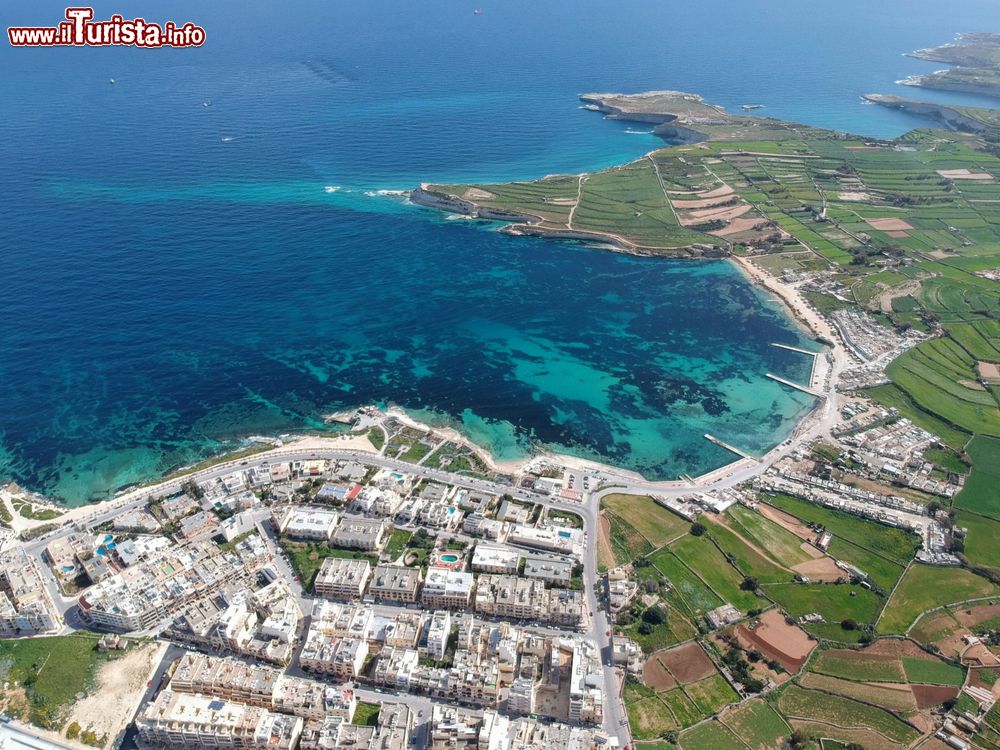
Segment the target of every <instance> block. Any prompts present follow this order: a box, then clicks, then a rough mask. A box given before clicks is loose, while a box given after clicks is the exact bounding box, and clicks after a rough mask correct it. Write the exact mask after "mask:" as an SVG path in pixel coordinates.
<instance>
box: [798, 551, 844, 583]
mask: <svg viewBox="0 0 1000 750" xmlns="http://www.w3.org/2000/svg"><path fill="white" fill-rule="evenodd" d="M808 546H809V545H803V548H806V547H808ZM810 549H812V548H810ZM792 570H794V571H795V572H796V573H798V574H799V575H804V576H806V577H807V578H808V579H809V580H810V581H836V580H839V579H841V578H843V577H844V571H842V570H841V569H840V568H838V567H837V564H836V563H835V562H834V561H833V560H832V559H831V558H829V557H820V558H817V559H815V560H810V561H809V562H804V563H799V564H798V565H796V566H795V567H793V568H792Z"/></svg>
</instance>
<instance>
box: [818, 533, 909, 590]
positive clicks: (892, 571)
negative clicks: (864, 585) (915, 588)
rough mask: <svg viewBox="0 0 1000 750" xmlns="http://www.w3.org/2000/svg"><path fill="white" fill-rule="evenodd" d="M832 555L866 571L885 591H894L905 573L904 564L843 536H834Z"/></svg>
mask: <svg viewBox="0 0 1000 750" xmlns="http://www.w3.org/2000/svg"><path fill="white" fill-rule="evenodd" d="M827 551H828V552H829V553H830V555H831V557H834V558H836V559H837V560H844V561H845V562H849V563H851V564H852V565H854V566H856V567H857V568H858V569H860V570H862V571H864V572H865V573H867V574H868V576H869V577H870V578H871V579H872V581H873V582H874V583H876V584H877V585H878V586H879V588H881V589H882V590H883V591H885V592H889V591H892V587H893V586H895V585H896V581H898V580H899V577H900V576H901V575H903V566H902V565H899V564H897V563H894V562H890V561H889V560H886V559H885V558H884V557H881V556H879V555H877V554H875V553H874V552H869V551H868V550H866V549H863V548H861V547H859V546H858V545H856V544H853V543H851V542H849V541H847V540H846V539H842V538H841V537H834V539H833V541H832V542H830V547H829V549H828V550H827Z"/></svg>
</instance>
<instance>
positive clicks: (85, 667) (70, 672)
mask: <svg viewBox="0 0 1000 750" xmlns="http://www.w3.org/2000/svg"><path fill="white" fill-rule="evenodd" d="M97 640H98V639H97V637H96V636H94V635H91V634H89V633H76V634H73V635H69V636H58V637H53V638H25V639H21V640H0V685H2V683H4V682H7V681H10V682H19V683H20V684H21V686H22V687H23V688H24V690H25V693H26V694H27V698H28V703H29V705H28V715H27V716H25V717H24V718H25V719H28V720H30V721H31V723H33V724H36V725H38V726H40V727H43V728H46V729H57V728H59V727H60V726H61V725H62V721H63V714H64V709H65V708H66V707H67V706H69V705H70V704H71V703H73V702H74V701H75V700H76V695H77V693H89V692H91V691H92V690H93V688H94V678H95V675H96V673H97V669H98V667H99V666H100V664H102V663H103V662H105V661H107V660H108V659H109V658H113V656H109V655H107V654H100V653H98V652H97Z"/></svg>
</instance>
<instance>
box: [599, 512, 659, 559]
mask: <svg viewBox="0 0 1000 750" xmlns="http://www.w3.org/2000/svg"><path fill="white" fill-rule="evenodd" d="M603 517H604V519H605V521H606V523H607V528H608V531H607V534H608V536H607V538H608V541H609V545H610V559H607V558H606V557H603V556H602V558H601V559H600V562H601V564H602V565H604V566H605V567H609V568H610V567H615V566H618V565H625V564H627V563H630V562H634V561H635V560H637V559H638V558H640V557H644V556H646V555H648V554H649V553H650V552H652V551H653V545H652V544H650V543H649V541H648V540H647V539H646V537H644V536H643V535H642V534H640V533H639V531H638V530H637V529H636V528H635V527H634V526H632V525H631V524H630V523H628V521H625V520H624V519H622V518H620V517H618V516H616V515H615V514H614V513H609V512H607V511H605V512H604V514H603ZM602 533H603V530H602Z"/></svg>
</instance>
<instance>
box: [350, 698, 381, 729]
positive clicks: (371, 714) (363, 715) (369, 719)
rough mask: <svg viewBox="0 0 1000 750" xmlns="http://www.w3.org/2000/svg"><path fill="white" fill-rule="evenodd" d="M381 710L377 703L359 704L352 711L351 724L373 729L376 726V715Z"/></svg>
mask: <svg viewBox="0 0 1000 750" xmlns="http://www.w3.org/2000/svg"><path fill="white" fill-rule="evenodd" d="M381 710H382V707H381V706H380V705H379V704H378V703H364V702H359V703H358V705H357V708H356V709H355V710H354V718H353V719H351V723H352V724H357V725H360V726H369V727H374V726H376V725H378V715H379V711H381Z"/></svg>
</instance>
